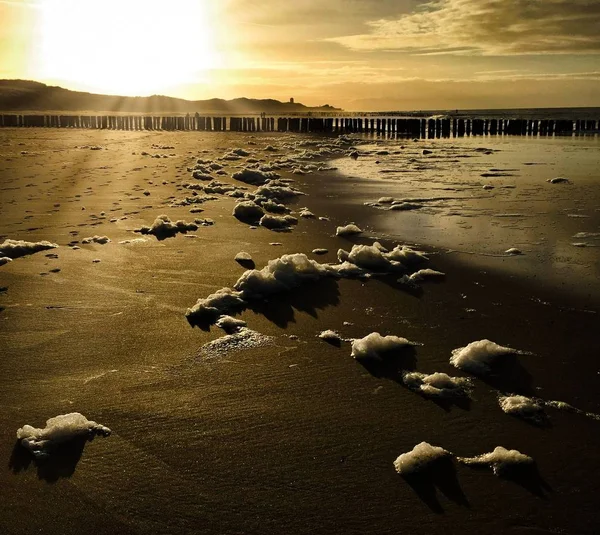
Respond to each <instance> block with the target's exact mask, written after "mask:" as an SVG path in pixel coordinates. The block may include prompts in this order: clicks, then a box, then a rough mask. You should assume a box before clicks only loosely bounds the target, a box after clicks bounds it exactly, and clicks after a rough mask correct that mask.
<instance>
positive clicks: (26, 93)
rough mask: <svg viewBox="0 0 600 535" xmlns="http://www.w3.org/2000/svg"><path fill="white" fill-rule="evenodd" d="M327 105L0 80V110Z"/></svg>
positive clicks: (235, 110) (233, 109) (249, 109)
mask: <svg viewBox="0 0 600 535" xmlns="http://www.w3.org/2000/svg"><path fill="white" fill-rule="evenodd" d="M338 109H339V108H334V107H332V106H329V105H327V104H326V105H324V106H321V107H308V106H305V105H304V104H300V103H298V102H280V101H279V100H274V99H250V98H236V99H232V100H224V99H220V98H213V99H209V100H185V99H181V98H174V97H167V96H164V95H152V96H150V97H124V96H118V95H101V94H95V93H85V92H81V91H71V90H70V89H65V88H63V87H58V86H49V85H46V84H42V83H40V82H33V81H30V80H0V110H2V111H25V110H26V111H48V110H53V111H83V110H86V111H96V112H127V113H140V114H141V113H195V112H199V113H223V114H239V113H261V112H266V113H298V112H309V111H328V110H329V111H333V110H338Z"/></svg>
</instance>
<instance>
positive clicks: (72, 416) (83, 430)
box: [17, 412, 111, 458]
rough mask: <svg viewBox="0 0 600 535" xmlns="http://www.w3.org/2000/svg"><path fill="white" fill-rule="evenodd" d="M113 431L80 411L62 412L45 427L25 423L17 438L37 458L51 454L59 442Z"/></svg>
mask: <svg viewBox="0 0 600 535" xmlns="http://www.w3.org/2000/svg"><path fill="white" fill-rule="evenodd" d="M110 433H111V431H110V429H109V428H108V427H105V426H103V425H100V424H98V423H96V422H94V421H92V420H88V419H87V418H86V417H85V416H83V415H82V414H80V413H78V412H72V413H69V414H61V415H59V416H55V417H54V418H50V419H49V420H47V421H46V427H45V428H43V429H40V428H37V427H33V426H31V425H24V426H23V427H21V428H20V429H19V430H18V431H17V439H18V440H20V441H21V445H22V446H24V447H25V448H27V449H28V450H29V451H31V453H33V455H34V456H35V457H36V458H44V457H47V456H49V455H50V454H51V452H52V450H53V449H54V448H56V446H58V445H59V444H62V443H64V442H67V441H69V440H72V439H74V438H77V437H85V438H89V439H91V438H93V437H94V436H96V435H101V436H108V435H110Z"/></svg>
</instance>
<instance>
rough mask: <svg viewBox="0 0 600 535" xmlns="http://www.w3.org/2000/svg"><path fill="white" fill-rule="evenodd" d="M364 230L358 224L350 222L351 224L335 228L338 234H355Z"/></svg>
mask: <svg viewBox="0 0 600 535" xmlns="http://www.w3.org/2000/svg"><path fill="white" fill-rule="evenodd" d="M361 233H362V230H361V229H360V228H359V227H357V226H356V225H354V224H352V223H350V224H349V225H346V226H343V227H337V228H336V229H335V235H336V236H355V235H357V234H361Z"/></svg>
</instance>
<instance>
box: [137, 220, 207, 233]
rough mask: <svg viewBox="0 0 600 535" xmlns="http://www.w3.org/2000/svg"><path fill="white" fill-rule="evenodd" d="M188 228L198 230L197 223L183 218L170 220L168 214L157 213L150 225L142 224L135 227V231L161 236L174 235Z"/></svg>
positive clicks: (186, 230) (188, 229)
mask: <svg viewBox="0 0 600 535" xmlns="http://www.w3.org/2000/svg"><path fill="white" fill-rule="evenodd" d="M190 230H198V225H197V224H196V223H188V222H186V221H183V220H179V221H171V219H170V218H169V216H166V215H159V216H158V217H157V218H156V219H155V220H154V223H152V225H151V226H150V227H148V226H143V227H141V228H139V229H137V230H136V231H135V232H139V233H141V234H153V235H154V236H156V237H157V238H162V237H167V236H174V235H175V234H177V233H178V232H181V233H185V232H188V231H190Z"/></svg>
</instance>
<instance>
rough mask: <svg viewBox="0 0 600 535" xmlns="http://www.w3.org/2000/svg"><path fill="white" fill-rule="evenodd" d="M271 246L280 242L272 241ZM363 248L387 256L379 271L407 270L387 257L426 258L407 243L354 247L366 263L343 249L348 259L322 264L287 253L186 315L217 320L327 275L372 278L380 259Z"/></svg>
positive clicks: (406, 260)
mask: <svg viewBox="0 0 600 535" xmlns="http://www.w3.org/2000/svg"><path fill="white" fill-rule="evenodd" d="M271 245H281V244H280V243H271ZM356 247H358V249H356ZM363 247H367V248H368V250H369V251H372V253H373V254H374V255H377V258H381V257H382V255H387V256H385V257H384V260H383V261H382V263H381V267H382V268H385V269H378V270H377V271H378V272H386V270H387V269H389V268H394V269H396V268H397V269H405V267H404V265H403V264H402V263H401V262H400V261H398V260H388V258H392V259H394V258H398V259H402V261H403V262H407V264H409V265H410V264H412V263H415V262H417V261H424V260H425V259H426V258H427V257H425V256H424V255H423V254H422V253H420V252H418V251H413V250H412V249H410V248H407V247H404V246H397V247H396V248H394V249H393V250H392V251H390V252H385V251H386V250H385V249H384V248H383V247H382V246H381V245H380V244H378V243H376V244H374V245H373V246H355V247H353V251H354V253H355V254H354V255H352V258H353V259H354V260H355V261H356V262H360V263H362V264H363V265H357V264H355V263H353V262H351V261H350V260H349V258H350V256H351V254H352V253H347V252H345V251H341V252H342V253H344V254H343V255H341V256H344V257H345V258H341V257H340V259H339V260H340V263H339V264H320V263H318V262H316V261H315V260H311V259H309V258H308V257H307V256H306V255H305V254H303V253H294V254H287V255H283V256H281V257H280V258H276V259H274V260H270V261H269V262H268V264H267V265H266V266H265V267H264V268H262V269H260V270H258V269H250V270H248V271H246V272H244V273H243V274H242V276H241V277H240V278H239V279H238V281H237V282H236V283H235V284H234V286H233V289H232V288H222V289H221V290H219V291H218V292H216V293H214V294H212V295H210V296H208V297H207V298H204V299H199V300H198V302H197V303H196V304H195V305H194V306H193V307H191V308H189V309H188V310H187V311H186V316H187V317H188V319H190V321H191V320H192V319H197V320H203V321H209V322H211V323H214V322H215V321H216V320H217V319H218V318H219V316H221V315H223V314H229V313H233V312H240V311H241V310H244V309H245V308H246V306H247V301H246V300H248V299H264V298H266V297H268V296H270V295H273V294H277V293H282V292H287V291H289V290H291V289H293V288H295V287H297V286H299V285H300V284H303V283H305V282H310V281H313V282H314V281H317V280H319V279H322V278H325V277H333V278H359V277H363V278H366V277H370V276H371V274H372V272H371V270H370V269H368V268H371V269H372V268H374V267H376V265H377V262H372V261H371V260H370V253H361V251H364V249H362V248H363ZM339 256H340V255H339ZM363 257H364V258H363ZM361 258H362V259H363V260H361Z"/></svg>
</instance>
